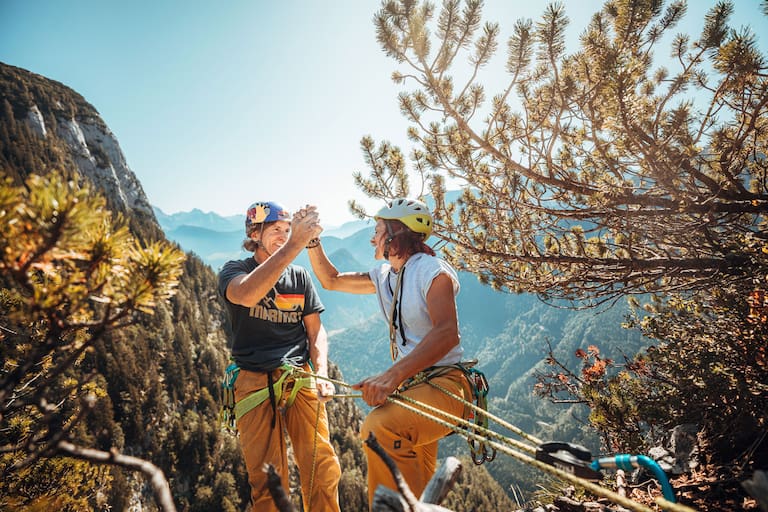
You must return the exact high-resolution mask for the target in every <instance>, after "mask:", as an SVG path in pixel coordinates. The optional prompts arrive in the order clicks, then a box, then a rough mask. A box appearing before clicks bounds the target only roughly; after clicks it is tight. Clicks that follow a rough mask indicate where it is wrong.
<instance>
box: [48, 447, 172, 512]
mask: <svg viewBox="0 0 768 512" xmlns="http://www.w3.org/2000/svg"><path fill="white" fill-rule="evenodd" d="M56 449H57V451H58V452H59V453H60V454H65V455H68V456H70V457H74V458H76V459H82V460H87V461H90V462H96V463H100V464H113V465H115V466H120V467H124V468H127V469H131V470H138V471H141V472H142V473H144V474H145V475H146V476H148V477H149V481H150V485H151V486H152V490H153V491H154V493H155V498H156V499H157V503H158V505H159V506H160V508H161V509H162V510H163V511H164V512H176V505H175V504H174V503H173V497H172V496H171V488H170V486H169V485H168V480H167V479H166V478H165V474H164V473H163V470H162V469H160V468H158V467H157V466H155V465H154V464H152V463H151V462H149V461H147V460H144V459H140V458H138V457H131V456H129V455H123V454H121V453H118V452H117V450H112V451H109V452H105V451H102V450H95V449H93V448H83V447H82V446H77V445H74V444H72V443H70V442H68V441H59V443H58V444H57V445H56Z"/></svg>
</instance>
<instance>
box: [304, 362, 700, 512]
mask: <svg viewBox="0 0 768 512" xmlns="http://www.w3.org/2000/svg"><path fill="white" fill-rule="evenodd" d="M302 372H304V371H303V370H302ZM304 373H306V374H307V375H310V376H313V377H315V378H320V379H324V380H327V381H329V382H332V383H333V384H335V385H337V386H340V387H346V388H350V387H351V386H350V385H349V384H347V383H346V382H344V381H340V380H336V379H332V378H330V377H326V376H321V375H315V374H312V373H310V372H304ZM425 381H426V382H429V381H428V380H426V379H425ZM430 384H431V385H432V386H433V387H435V388H436V389H439V390H441V391H442V392H444V393H446V394H448V395H449V396H452V397H453V398H454V399H457V400H460V401H461V402H462V403H463V404H464V405H465V406H466V407H469V408H470V409H472V410H473V411H475V412H476V413H478V414H485V415H486V416H487V417H488V418H489V419H492V420H494V421H496V422H497V423H499V424H500V425H501V426H503V427H504V428H507V429H508V430H510V431H512V432H514V433H515V434H517V435H519V436H521V437H523V438H524V439H526V440H527V441H529V442H531V443H534V444H535V445H542V444H545V443H543V442H542V441H541V440H539V439H538V438H536V437H535V436H532V435H530V434H528V433H526V432H524V431H523V430H521V429H519V428H518V427H515V426H514V425H511V424H509V423H508V422H506V421H504V420H502V419H501V418H499V417H497V416H495V415H493V414H491V413H489V412H488V411H486V410H483V409H481V408H479V407H477V406H475V405H474V404H472V403H471V402H469V401H467V400H464V399H463V398H461V397H458V396H456V395H455V394H453V393H451V392H450V391H448V390H446V389H445V388H442V387H441V386H439V385H437V384H434V383H430ZM333 397H334V398H362V394H360V393H348V394H335V395H333ZM387 401H388V402H390V403H394V404H397V405H399V406H400V407H403V408H405V409H406V410H409V411H411V412H413V413H415V414H419V415H421V416H423V417H425V418H428V419H430V420H432V421H434V422H436V423H438V424H439V425H441V426H443V427H446V428H448V429H449V430H451V431H453V432H455V433H457V434H459V435H461V436H464V437H465V438H467V439H473V440H475V441H476V442H478V443H485V444H488V445H489V446H491V447H493V448H494V449H495V450H498V451H499V452H502V453H505V454H507V455H509V456H511V457H513V458H515V459H517V460H519V461H520V462H523V463H525V464H528V465H530V466H533V467H535V468H537V469H540V470H541V471H544V472H546V473H550V474H552V475H555V476H557V477H558V478H560V479H562V480H565V481H567V482H570V483H572V484H574V485H578V486H580V487H582V488H584V489H587V490H588V491H590V492H592V493H593V494H595V495H596V496H601V497H603V498H606V499H608V500H610V501H612V502H614V503H617V504H619V505H621V506H622V507H624V508H626V509H628V510H632V511H635V512H654V511H653V509H651V508H649V507H647V506H645V505H643V504H641V503H638V502H636V501H634V500H631V499H629V498H627V497H626V496H622V495H620V494H618V493H616V492H613V491H611V490H610V489H607V488H605V487H602V486H600V485H598V484H596V483H594V482H592V481H590V480H587V479H585V478H582V477H579V476H577V475H575V474H573V473H572V472H569V471H566V470H564V469H561V468H559V467H556V466H553V465H551V464H548V463H546V462H543V461H541V460H537V459H536V458H534V457H532V456H530V455H527V454H526V453H523V452H528V453H530V454H533V455H535V454H536V452H537V446H534V445H531V444H528V443H524V442H521V441H517V440H515V439H511V438H509V437H507V436H504V435H502V434H499V433H497V432H494V431H492V430H490V429H488V428H485V427H482V426H480V425H477V424H475V423H472V422H470V421H467V420H465V419H464V418H459V417H457V416H454V415H452V414H450V413H447V412H445V411H443V410H440V409H437V408H435V407H432V406H430V405H428V404H425V403H422V402H419V401H417V400H414V399H412V398H410V397H407V396H404V395H402V394H400V393H398V392H395V393H393V394H392V395H390V396H389V397H387ZM442 418H445V419H442ZM566 467H567V466H566ZM654 501H655V502H656V504H657V505H659V506H660V507H661V508H662V509H664V510H669V511H671V512H696V511H695V510H694V509H692V508H690V507H687V506H685V505H681V504H679V503H674V502H672V501H669V500H667V499H666V498H663V497H657V498H655V500H654Z"/></svg>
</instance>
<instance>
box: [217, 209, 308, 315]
mask: <svg viewBox="0 0 768 512" xmlns="http://www.w3.org/2000/svg"><path fill="white" fill-rule="evenodd" d="M279 224H280V223H275V224H273V225H272V226H270V227H269V228H268V229H275V230H281V229H283V227H282V226H280V225H279ZM283 230H284V229H283ZM284 231H285V230H284ZM321 231H322V228H321V227H320V224H319V220H318V214H317V211H315V210H314V209H313V210H311V211H310V212H308V213H306V214H305V215H303V216H302V217H298V216H294V218H293V220H291V223H290V229H289V230H288V232H287V233H285V232H284V233H281V234H278V235H277V236H285V237H287V239H286V240H285V243H284V244H282V246H280V247H279V248H277V249H276V250H275V251H274V252H272V254H271V255H269V257H268V258H267V259H266V260H264V261H263V262H262V263H261V264H260V265H259V266H257V267H256V268H255V269H254V270H253V271H252V272H250V273H248V274H241V275H238V276H236V277H234V278H233V279H232V280H231V281H230V282H229V285H228V286H227V300H229V301H230V302H232V303H233V304H239V305H241V306H245V307H252V306H255V305H256V304H258V302H259V301H260V300H261V299H262V298H264V296H265V295H266V294H267V293H268V292H269V291H270V290H271V289H272V287H273V286H274V285H275V283H276V282H277V280H278V279H279V278H280V274H282V272H283V270H285V268H286V267H287V266H288V265H289V264H290V263H291V262H292V261H293V260H294V259H296V256H298V254H299V253H300V252H301V251H302V249H304V246H306V245H307V242H309V240H311V239H312V238H314V237H317V236H318V235H319V234H320V232H321Z"/></svg>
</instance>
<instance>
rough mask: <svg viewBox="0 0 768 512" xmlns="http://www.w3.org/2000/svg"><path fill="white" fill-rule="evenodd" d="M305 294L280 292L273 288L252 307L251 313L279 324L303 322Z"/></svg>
mask: <svg viewBox="0 0 768 512" xmlns="http://www.w3.org/2000/svg"><path fill="white" fill-rule="evenodd" d="M303 311H304V294H301V293H299V294H294V293H286V294H281V293H278V292H277V290H275V289H274V288H272V291H270V292H269V293H268V294H267V296H266V297H264V298H263V299H261V302H259V303H258V304H257V305H256V306H254V307H252V308H251V311H250V315H251V316H252V317H256V318H260V319H261V320H267V321H269V322H274V323H277V324H285V323H297V322H301V317H302V313H303Z"/></svg>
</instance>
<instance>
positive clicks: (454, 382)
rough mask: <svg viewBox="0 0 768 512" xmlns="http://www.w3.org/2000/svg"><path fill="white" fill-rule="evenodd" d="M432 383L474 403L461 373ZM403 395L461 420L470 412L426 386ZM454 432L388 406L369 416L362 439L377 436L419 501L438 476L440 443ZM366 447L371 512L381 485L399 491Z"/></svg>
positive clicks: (448, 397)
mask: <svg viewBox="0 0 768 512" xmlns="http://www.w3.org/2000/svg"><path fill="white" fill-rule="evenodd" d="M430 380H431V381H432V382H434V383H435V384H438V385H439V386H440V387H442V388H445V389H447V390H448V391H450V392H451V393H453V394H454V395H457V396H460V397H462V398H463V399H464V400H466V401H471V400H472V391H471V388H470V386H469V382H468V381H467V379H466V377H465V376H464V373H463V372H462V371H461V370H459V369H453V370H450V371H448V372H447V373H445V374H443V375H440V376H438V377H433V378H432V379H430ZM401 394H402V395H405V396H407V397H409V398H412V399H414V400H417V401H419V402H422V403H425V404H428V405H430V406H432V407H435V408H437V409H440V410H441V411H445V412H447V413H449V414H451V415H453V416H458V417H460V418H466V413H467V412H468V411H465V410H464V409H465V406H464V404H462V403H461V402H459V401H458V400H456V399H455V398H452V397H450V396H448V395H446V394H445V393H443V392H442V391H440V390H439V389H435V388H434V387H432V386H430V385H429V384H428V383H426V382H424V383H421V384H416V385H415V386H413V387H410V388H408V389H406V390H405V391H403V392H402V393H401ZM409 405H412V404H409ZM429 414H431V413H429ZM450 432H451V430H450V429H448V428H447V427H444V426H442V425H439V424H437V423H436V422H434V421H432V420H430V419H429V418H425V417H424V416H422V415H420V414H418V413H415V412H412V411H410V410H407V409H405V408H403V407H401V406H399V405H397V404H395V403H392V402H387V403H385V404H384V405H380V406H379V407H376V408H375V409H374V410H372V411H371V412H370V414H368V416H367V417H366V418H365V421H363V427H362V429H361V431H360V435H361V436H362V438H363V440H366V439H368V434H369V433H373V435H374V436H376V440H377V441H378V442H379V444H380V445H381V447H382V448H383V449H384V451H386V452H387V454H388V455H389V456H390V457H391V458H392V460H393V461H394V462H395V464H397V467H398V469H400V472H401V473H402V474H403V477H404V478H405V481H406V483H408V487H410V488H411V490H412V491H413V494H415V495H416V497H417V498H418V497H419V496H421V493H422V492H423V491H424V488H425V487H426V486H427V483H428V482H429V480H430V478H432V475H433V474H434V473H435V469H436V466H437V442H438V441H439V440H440V439H441V438H443V437H445V436H446V435H447V434H449V433H450ZM364 446H365V455H366V458H367V459H368V508H369V509H370V508H371V507H372V504H373V494H374V492H375V491H376V488H377V487H378V486H379V485H383V486H385V487H389V488H390V489H392V490H397V487H396V486H395V481H394V479H393V478H392V473H391V472H390V471H389V468H387V466H386V464H384V462H383V461H382V460H381V458H380V457H379V456H378V455H376V454H375V453H374V452H373V451H371V449H370V448H368V446H367V445H364Z"/></svg>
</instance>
